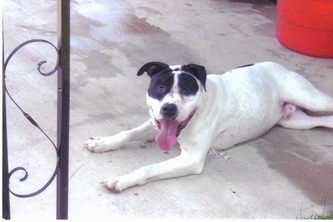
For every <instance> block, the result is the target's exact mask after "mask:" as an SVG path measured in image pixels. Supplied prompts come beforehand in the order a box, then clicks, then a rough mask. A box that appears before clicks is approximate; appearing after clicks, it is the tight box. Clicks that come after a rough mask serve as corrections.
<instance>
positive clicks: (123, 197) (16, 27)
mask: <svg viewBox="0 0 333 222" xmlns="http://www.w3.org/2000/svg"><path fill="white" fill-rule="evenodd" d="M3 7H4V9H3V13H4V15H3V18H4V34H5V36H4V37H5V38H4V40H5V57H7V56H8V53H9V52H10V51H11V50H12V49H13V48H14V47H16V46H17V45H18V44H20V43H22V42H23V41H25V40H28V39H32V38H43V39H48V40H50V41H52V42H54V43H56V1H32V0H24V1H23V0H12V1H4V5H3ZM275 21H276V6H275V5H274V4H273V3H272V2H271V1H268V0H267V1H264V0H261V1H259V0H258V1H251V0H229V1H228V0H207V1H197V2H195V3H194V2H193V1H190V0H179V1H157V0H145V1H135V0H126V1H123V0H113V1H107V0H95V1H88V0H74V1H71V121H70V127H71V128H70V180H69V184H70V187H69V218H70V219H79V218H85V219H87V218H88V219H94V218H105V219H106V218H111V217H118V218H123V217H132V218H135V219H138V218H155V219H161V218H174V219H185V218H186V219H222V218H250V219H251V218H289V219H290V218H291V219H293V218H309V217H311V216H314V215H323V214H329V213H331V214H332V213H333V179H332V178H333V137H332V133H333V131H332V130H329V129H314V130H310V131H296V130H287V129H282V128H279V127H276V128H274V129H272V130H271V131H270V132H268V133H267V134H265V135H264V136H262V137H260V138H258V139H255V140H253V141H250V142H248V143H245V144H241V145H238V146H236V147H234V148H232V149H229V150H227V151H226V152H225V153H223V155H215V156H209V157H208V158H207V162H206V167H205V170H204V172H203V173H202V175H196V176H187V177H181V178H177V179H171V180H164V181H158V182H153V183H150V184H147V185H145V186H139V187H135V188H132V189H129V190H126V191H124V192H123V193H120V194H112V193H109V192H108V191H107V190H105V189H103V188H102V187H100V186H99V181H101V180H102V179H104V178H105V177H109V176H113V175H114V176H116V175H122V174H125V173H128V172H130V171H132V170H133V169H136V168H138V167H141V166H144V165H147V164H150V163H155V162H159V161H162V160H165V159H169V158H171V157H173V156H176V155H177V154H178V153H179V151H178V150H174V151H172V152H171V153H170V154H169V155H166V154H163V153H162V152H160V150H159V149H158V148H156V145H155V144H144V143H142V144H140V143H139V144H131V145H129V146H128V147H126V148H124V149H122V150H119V151H116V152H110V153H103V154H93V153H89V152H88V151H87V150H84V149H83V148H82V147H83V144H84V142H85V141H86V139H87V138H88V137H89V136H93V135H111V134H114V133H116V132H118V131H120V130H123V129H128V128H131V127H134V126H136V125H138V124H140V123H141V122H142V121H144V120H145V119H147V118H148V109H147V107H146V105H145V91H146V88H147V84H148V78H144V77H141V78H139V77H137V76H136V75H135V74H136V71H137V69H138V68H139V67H141V65H143V64H144V63H146V62H149V61H152V60H156V61H163V62H165V63H169V64H183V63H197V64H202V65H204V66H206V69H207V71H208V72H209V73H223V72H224V71H226V70H228V69H230V68H233V67H236V66H239V65H243V64H248V63H253V62H259V61H265V60H272V61H276V62H279V63H281V64H283V65H285V66H286V67H288V68H290V69H293V70H295V71H297V72H299V73H302V74H303V75H304V76H305V77H307V78H308V79H309V80H310V81H312V82H313V83H314V85H316V86H317V87H318V88H319V89H321V90H322V91H323V92H326V93H327V94H329V95H331V96H333V87H332V82H333V75H332V73H333V62H332V59H322V58H314V57H308V56H305V55H301V54H297V53H295V52H293V51H290V50H288V49H286V48H284V47H283V46H281V45H280V44H279V42H278V41H277V39H276V37H275ZM54 57H55V56H54V52H53V51H52V50H51V49H49V48H48V47H46V46H44V45H41V44H34V45H30V46H27V47H26V48H25V49H24V50H22V52H20V53H19V54H18V55H17V56H16V57H15V59H13V61H12V63H11V64H10V66H9V68H8V69H9V70H8V74H7V84H8V88H9V89H10V90H11V92H12V94H13V96H14V97H15V98H16V99H17V101H18V103H20V104H21V105H22V107H23V108H24V109H26V111H27V112H28V113H30V115H32V116H33V117H34V118H35V119H36V120H37V121H38V122H39V124H40V125H41V126H42V127H43V129H45V131H46V132H47V133H48V134H49V135H50V136H51V137H52V138H53V139H54V140H56V138H55V135H56V127H55V126H56V111H55V110H56V76H51V77H42V76H40V75H38V74H37V73H36V71H35V69H36V64H37V63H38V62H39V61H40V60H43V59H45V58H46V59H48V60H49V62H48V64H47V65H45V67H44V68H45V69H51V68H52V63H53V64H54V61H52V60H54ZM7 111H8V125H9V126H8V134H9V152H10V156H9V158H10V169H13V168H14V167H17V166H24V167H26V169H27V170H28V171H29V178H28V180H27V181H25V182H21V183H20V182H19V181H18V179H19V178H20V175H17V174H20V173H17V174H15V175H13V178H12V180H11V187H12V189H13V190H15V191H16V192H22V193H28V192H32V191H35V190H36V189H38V188H39V187H41V186H42V185H43V184H44V183H45V182H46V180H47V179H48V177H50V175H51V173H52V170H53V168H54V166H55V165H54V164H55V154H54V150H52V147H51V146H50V144H49V143H48V142H47V141H46V140H45V139H44V137H42V136H41V135H40V133H39V132H38V131H37V130H36V129H35V128H34V127H33V126H31V125H30V124H29V123H28V122H27V121H26V120H25V119H24V117H22V114H21V113H20V112H19V111H18V110H17V109H16V108H15V107H14V106H13V104H12V103H11V102H10V101H8V110H7ZM227 157H228V158H227ZM229 157H230V158H229ZM54 194H55V185H54V183H53V184H52V185H51V186H50V187H49V188H48V189H47V190H46V191H45V192H44V193H42V194H40V195H39V196H36V197H33V198H29V199H18V198H16V197H14V196H11V207H12V218H13V219H19V218H22V219H27V218H28V219H32V218H44V217H45V218H55V195H54Z"/></svg>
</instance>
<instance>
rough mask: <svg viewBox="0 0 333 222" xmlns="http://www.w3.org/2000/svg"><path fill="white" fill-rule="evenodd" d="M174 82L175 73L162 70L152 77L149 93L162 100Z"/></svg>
mask: <svg viewBox="0 0 333 222" xmlns="http://www.w3.org/2000/svg"><path fill="white" fill-rule="evenodd" d="M173 83H174V74H173V73H172V72H171V71H170V72H162V73H158V74H155V75H153V76H152V77H151V81H150V85H149V88H148V95H149V96H150V97H152V98H155V99H157V100H159V101H161V100H162V99H163V98H164V96H165V95H166V94H168V93H169V92H170V90H171V88H172V85H173Z"/></svg>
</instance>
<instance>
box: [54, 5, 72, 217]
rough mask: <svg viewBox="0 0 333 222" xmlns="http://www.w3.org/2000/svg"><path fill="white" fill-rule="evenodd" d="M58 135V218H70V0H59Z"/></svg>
mask: <svg viewBox="0 0 333 222" xmlns="http://www.w3.org/2000/svg"><path fill="white" fill-rule="evenodd" d="M58 40H59V43H58V48H59V49H60V68H59V71H58V121H57V122H58V127H57V128H58V136H57V141H58V142H57V147H58V152H59V171H58V175H57V219H67V218H68V168H69V166H68V164H69V163H68V159H69V158H68V156H69V149H68V147H69V146H68V145H69V105H70V102H69V95H70V94H69V93H70V92H69V89H70V0H58Z"/></svg>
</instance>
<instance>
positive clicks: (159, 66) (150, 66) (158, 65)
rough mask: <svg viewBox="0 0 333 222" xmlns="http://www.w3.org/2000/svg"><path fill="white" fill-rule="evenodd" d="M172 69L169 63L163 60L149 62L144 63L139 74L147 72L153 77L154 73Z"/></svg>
mask: <svg viewBox="0 0 333 222" xmlns="http://www.w3.org/2000/svg"><path fill="white" fill-rule="evenodd" d="M168 69H170V67H169V65H167V64H165V63H162V62H149V63H147V64H145V65H143V66H142V67H141V68H140V69H139V71H138V73H137V75H138V76H141V75H142V74H143V73H145V72H146V73H147V74H148V75H149V76H150V77H152V76H153V75H154V74H156V73H159V72H161V71H163V70H168Z"/></svg>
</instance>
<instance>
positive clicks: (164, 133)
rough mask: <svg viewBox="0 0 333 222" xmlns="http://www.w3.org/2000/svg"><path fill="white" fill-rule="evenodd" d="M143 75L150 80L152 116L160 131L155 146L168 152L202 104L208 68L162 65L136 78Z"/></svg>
mask: <svg viewBox="0 0 333 222" xmlns="http://www.w3.org/2000/svg"><path fill="white" fill-rule="evenodd" d="M144 73H147V74H148V75H149V76H150V78H151V81H150V85H149V88H148V92H147V104H148V106H149V108H150V115H151V116H152V118H154V119H155V122H156V125H157V126H158V127H159V129H160V133H159V134H158V135H157V137H156V142H157V144H158V145H159V146H160V148H161V149H162V150H164V151H169V150H170V149H171V148H172V147H173V146H174V145H175V144H176V143H177V136H178V135H179V134H180V131H181V130H182V129H183V128H184V127H186V125H187V124H188V122H189V121H190V120H191V118H192V116H193V115H194V113H195V111H196V109H197V106H198V104H199V103H200V100H201V95H202V92H204V91H205V90H206V87H205V83H206V77H207V73H206V70H205V67H203V66H199V65H195V64H188V65H175V66H170V65H167V64H164V63H161V62H150V63H147V64H145V65H144V66H142V67H141V68H140V70H139V71H138V73H137V75H138V76H140V75H142V74H144Z"/></svg>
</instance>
